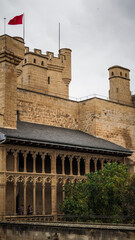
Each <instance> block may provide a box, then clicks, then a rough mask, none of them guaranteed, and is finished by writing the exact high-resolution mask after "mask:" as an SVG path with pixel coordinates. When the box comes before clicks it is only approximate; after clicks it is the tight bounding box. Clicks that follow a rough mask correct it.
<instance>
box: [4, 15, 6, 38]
mask: <svg viewBox="0 0 135 240" xmlns="http://www.w3.org/2000/svg"><path fill="white" fill-rule="evenodd" d="M4 34H6V18H4Z"/></svg>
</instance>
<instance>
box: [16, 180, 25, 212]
mask: <svg viewBox="0 0 135 240" xmlns="http://www.w3.org/2000/svg"><path fill="white" fill-rule="evenodd" d="M16 209H17V213H18V215H23V214H24V185H23V183H22V182H18V183H17V198H16Z"/></svg>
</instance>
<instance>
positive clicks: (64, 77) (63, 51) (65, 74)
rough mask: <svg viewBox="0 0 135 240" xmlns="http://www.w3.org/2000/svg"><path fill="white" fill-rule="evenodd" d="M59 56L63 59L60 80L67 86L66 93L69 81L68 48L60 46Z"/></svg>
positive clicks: (69, 58) (69, 57)
mask: <svg viewBox="0 0 135 240" xmlns="http://www.w3.org/2000/svg"><path fill="white" fill-rule="evenodd" d="M59 54H60V56H61V57H62V59H63V61H62V62H63V64H64V69H63V72H62V80H63V81H64V83H65V84H66V86H67V93H68V94H69V84H70V81H71V50H70V49H68V48H62V49H60V51H59Z"/></svg>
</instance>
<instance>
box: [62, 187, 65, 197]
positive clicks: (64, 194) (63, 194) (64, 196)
mask: <svg viewBox="0 0 135 240" xmlns="http://www.w3.org/2000/svg"><path fill="white" fill-rule="evenodd" d="M64 186H65V184H64V183H63V186H62V187H63V190H64ZM64 199H65V191H63V201H64Z"/></svg>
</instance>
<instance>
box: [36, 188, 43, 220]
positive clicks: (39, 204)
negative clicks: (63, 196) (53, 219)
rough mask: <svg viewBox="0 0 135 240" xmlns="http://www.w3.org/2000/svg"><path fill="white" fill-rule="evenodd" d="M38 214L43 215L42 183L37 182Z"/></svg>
mask: <svg viewBox="0 0 135 240" xmlns="http://www.w3.org/2000/svg"><path fill="white" fill-rule="evenodd" d="M36 214H37V215H42V184H41V183H37V184H36Z"/></svg>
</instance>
